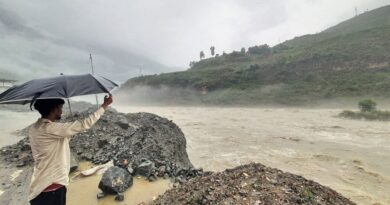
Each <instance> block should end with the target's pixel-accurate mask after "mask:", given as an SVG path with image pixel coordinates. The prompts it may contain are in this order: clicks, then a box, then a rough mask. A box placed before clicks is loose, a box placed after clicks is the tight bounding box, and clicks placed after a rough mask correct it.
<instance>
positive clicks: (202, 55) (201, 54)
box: [199, 51, 204, 60]
mask: <svg viewBox="0 0 390 205" xmlns="http://www.w3.org/2000/svg"><path fill="white" fill-rule="evenodd" d="M199 57H200V60H202V59H203V58H204V52H203V51H201V52H200V53H199Z"/></svg>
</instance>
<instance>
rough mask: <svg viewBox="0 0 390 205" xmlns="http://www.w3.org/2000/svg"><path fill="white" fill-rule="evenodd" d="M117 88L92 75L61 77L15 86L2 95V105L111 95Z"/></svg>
mask: <svg viewBox="0 0 390 205" xmlns="http://www.w3.org/2000/svg"><path fill="white" fill-rule="evenodd" d="M117 86H118V85H117V84H116V83H114V82H112V81H111V80H109V79H107V78H104V77H101V76H96V75H91V74H85V75H61V76H57V77H53V78H42V79H35V80H31V81H28V82H26V83H24V84H21V85H17V86H13V87H11V88H9V89H8V90H6V91H4V92H3V93H1V94H0V104H27V103H30V102H32V101H34V100H36V99H48V98H70V97H74V96H80V95H90V94H99V93H109V92H110V91H111V90H112V89H114V88H115V87H117Z"/></svg>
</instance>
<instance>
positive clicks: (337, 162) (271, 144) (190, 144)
mask: <svg viewBox="0 0 390 205" xmlns="http://www.w3.org/2000/svg"><path fill="white" fill-rule="evenodd" d="M115 108H117V109H118V111H121V112H151V113H155V114H157V115H160V116H163V117H167V118H169V119H171V120H173V121H174V122H175V123H176V124H177V125H178V126H179V127H180V128H181V129H182V131H183V132H184V134H185V136H186V138H187V151H188V154H189V157H190V160H191V161H192V163H193V164H194V165H195V166H196V167H203V168H204V169H206V170H213V171H221V170H224V169H226V168H231V167H235V166H237V165H241V164H245V163H249V162H260V163H263V164H265V165H268V166H271V167H275V168H279V169H282V170H284V171H288V172H291V173H294V174H299V175H302V176H304V177H305V178H308V179H312V180H314V181H316V182H319V183H320V184H323V185H326V186H329V187H331V188H333V189H335V190H336V191H338V192H340V193H341V194H343V195H344V196H346V197H348V198H350V199H352V200H353V201H355V202H357V203H358V204H374V203H379V204H390V194H389V190H390V123H389V122H368V121H357V120H347V119H340V118H336V117H334V116H335V115H337V114H338V113H339V112H340V111H341V110H340V109H296V108H274V109H270V108H217V107H139V106H138V107H129V106H126V107H125V106H118V105H117V106H115ZM0 116H3V121H0V131H2V132H0V135H2V136H0V146H4V145H5V144H12V143H14V142H16V141H17V140H19V139H17V138H15V137H14V136H12V132H13V131H14V130H17V129H22V128H23V126H26V125H28V124H30V123H31V122H33V121H35V120H36V117H35V116H33V115H31V116H29V117H28V116H25V115H24V114H22V113H13V112H7V111H0ZM13 119H14V120H13ZM0 120H1V118H0ZM4 130H5V131H4ZM139 182H140V183H139V184H140V185H141V184H142V183H143V182H145V181H142V180H140V181H139ZM137 183H138V179H136V181H135V185H136V184H137ZM145 183H146V182H145ZM161 183H163V182H161ZM164 183H165V182H164ZM164 183H163V184H164ZM97 184H98V179H97V178H96V177H95V178H93V177H92V178H90V179H88V178H86V180H84V181H74V182H72V183H71V185H70V187H69V192H68V195H72V196H74V199H75V200H82V199H85V200H90V202H91V203H90V204H97V203H107V204H116V202H114V201H113V199H112V198H111V199H110V198H107V199H104V201H101V202H97V200H96V193H97V191H99V190H98V189H97ZM147 186H149V185H147ZM83 187H89V188H86V189H85V190H87V189H88V190H89V191H88V193H85V194H82V195H80V196H76V195H77V193H81V192H82V191H83ZM141 187H142V185H141ZM157 187H160V188H161V186H160V185H158V186H157ZM162 187H163V188H166V187H165V186H164V185H162ZM160 188H157V189H159V190H160ZM148 189H149V188H148ZM139 190H141V189H139ZM129 191H130V192H131V193H133V192H135V193H138V192H136V189H130V190H129ZM130 192H129V193H130ZM156 193H157V192H156ZM139 194H140V193H139ZM139 194H134V197H129V196H128V194H126V196H125V197H126V199H131V198H136V196H138V195H139ZM153 196H154V193H151V194H150V195H148V196H147V197H146V198H148V199H149V200H150V199H152V198H153ZM69 200H70V201H71V200H73V199H69ZM105 200H107V202H105ZM85 203H86V204H88V202H85Z"/></svg>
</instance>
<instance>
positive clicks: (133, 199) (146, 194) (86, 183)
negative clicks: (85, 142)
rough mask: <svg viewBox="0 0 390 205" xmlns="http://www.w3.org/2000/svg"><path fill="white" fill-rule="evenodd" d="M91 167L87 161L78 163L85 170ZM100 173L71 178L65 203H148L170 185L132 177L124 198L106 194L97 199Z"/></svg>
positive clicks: (104, 204)
mask: <svg viewBox="0 0 390 205" xmlns="http://www.w3.org/2000/svg"><path fill="white" fill-rule="evenodd" d="M90 167H92V165H91V164H90V163H88V162H83V163H81V164H80V168H79V170H80V171H81V170H86V169H88V168H90ZM100 179H101V175H92V176H88V177H81V178H76V179H73V180H71V183H70V184H69V186H68V187H67V188H68V194H67V204H69V205H77V204H83V205H110V204H118V205H136V204H140V203H142V202H144V203H150V202H151V201H152V200H153V199H155V198H156V197H157V196H158V195H160V194H163V193H164V192H165V191H166V190H167V189H169V188H170V187H171V185H172V183H171V182H170V180H165V179H158V180H157V181H155V182H149V181H147V180H146V179H144V178H142V177H134V178H133V185H132V186H131V187H130V188H129V189H128V190H127V191H126V192H125V193H124V195H125V200H124V201H121V202H117V201H115V199H114V198H115V196H113V195H108V196H106V197H104V198H101V199H97V198H96V195H97V194H98V193H100V192H101V191H100V189H99V188H98V185H99V181H100Z"/></svg>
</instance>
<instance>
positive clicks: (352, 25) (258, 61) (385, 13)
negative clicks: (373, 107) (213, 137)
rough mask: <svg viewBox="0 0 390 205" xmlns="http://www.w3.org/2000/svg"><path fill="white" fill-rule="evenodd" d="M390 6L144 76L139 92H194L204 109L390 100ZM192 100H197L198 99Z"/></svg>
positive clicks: (133, 84)
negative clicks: (348, 99) (167, 89)
mask: <svg viewBox="0 0 390 205" xmlns="http://www.w3.org/2000/svg"><path fill="white" fill-rule="evenodd" d="M388 19H390V6H386V7H382V8H380V9H376V10H373V11H371V12H366V13H364V14H361V15H359V16H357V17H355V18H353V19H351V20H348V21H345V22H343V23H341V24H339V25H337V26H335V27H332V28H329V29H327V30H325V31H324V32H321V33H319V34H315V35H306V36H302V37H298V38H295V39H293V40H289V41H286V42H284V43H282V44H279V45H276V46H274V47H269V46H268V45H260V46H253V47H249V48H248V49H247V50H246V49H245V48H244V49H241V51H233V52H232V53H229V54H226V53H224V54H222V55H218V54H216V55H215V57H211V58H208V59H203V60H200V61H198V62H191V63H190V68H189V69H188V70H187V71H182V72H174V73H165V74H160V75H150V76H142V77H137V78H132V79H130V80H129V81H127V82H126V83H125V84H124V86H123V88H122V90H123V92H126V91H125V90H127V89H128V88H134V87H137V86H148V87H152V88H155V89H158V88H161V87H163V86H166V87H170V88H175V89H179V88H184V89H186V90H188V89H191V90H194V91H195V92H190V94H191V95H192V96H191V97H189V96H185V95H186V93H189V92H176V93H175V94H177V96H176V98H177V99H179V98H181V99H194V97H195V98H196V99H198V100H197V101H199V102H201V103H205V104H271V103H272V104H274V103H277V104H287V105H304V104H311V103H312V102H313V101H320V100H329V99H336V98H340V97H369V98H371V97H385V98H386V97H390V95H389V92H388V91H389V90H390V21H388ZM194 93H195V94H194Z"/></svg>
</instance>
